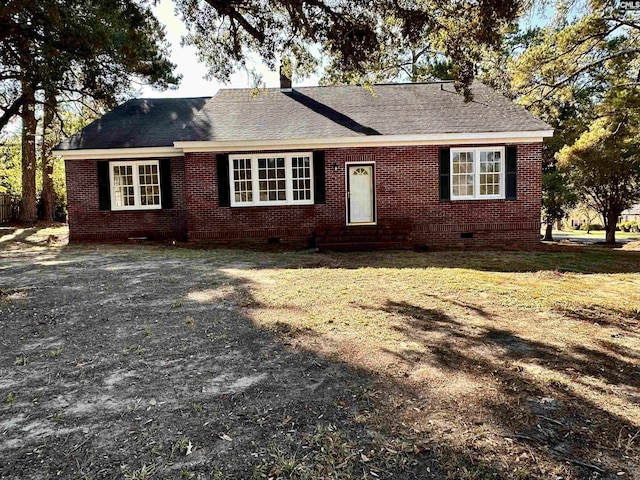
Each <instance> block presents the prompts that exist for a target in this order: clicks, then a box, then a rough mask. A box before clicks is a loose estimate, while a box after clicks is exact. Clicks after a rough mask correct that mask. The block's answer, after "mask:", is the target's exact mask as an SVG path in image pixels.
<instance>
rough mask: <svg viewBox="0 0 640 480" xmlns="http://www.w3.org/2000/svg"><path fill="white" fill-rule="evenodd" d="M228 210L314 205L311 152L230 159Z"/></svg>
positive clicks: (230, 156) (267, 154)
mask: <svg viewBox="0 0 640 480" xmlns="http://www.w3.org/2000/svg"><path fill="white" fill-rule="evenodd" d="M229 182H230V186H231V206H232V207H242V206H255V205H311V204H313V160H312V154H311V153H310V152H304V153H300V152H294V153H260V154H251V155H229Z"/></svg>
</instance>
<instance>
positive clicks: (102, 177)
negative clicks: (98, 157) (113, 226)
mask: <svg viewBox="0 0 640 480" xmlns="http://www.w3.org/2000/svg"><path fill="white" fill-rule="evenodd" d="M98 204H99V206H100V210H111V185H110V184H109V162H105V161H102V162H98Z"/></svg>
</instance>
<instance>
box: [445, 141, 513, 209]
mask: <svg viewBox="0 0 640 480" xmlns="http://www.w3.org/2000/svg"><path fill="white" fill-rule="evenodd" d="M504 172H505V149H504V147H480V148H452V149H451V200H472V199H500V198H505V175H504Z"/></svg>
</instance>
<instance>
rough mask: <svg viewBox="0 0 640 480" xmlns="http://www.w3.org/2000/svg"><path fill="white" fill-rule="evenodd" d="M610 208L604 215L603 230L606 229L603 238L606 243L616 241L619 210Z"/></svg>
mask: <svg viewBox="0 0 640 480" xmlns="http://www.w3.org/2000/svg"><path fill="white" fill-rule="evenodd" d="M612 210H613V209H612ZM612 210H610V211H609V213H608V214H607V216H606V217H604V223H605V230H606V231H607V235H606V238H605V242H606V243H616V223H617V222H618V216H619V215H620V212H616V211H612Z"/></svg>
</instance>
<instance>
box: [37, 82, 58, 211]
mask: <svg viewBox="0 0 640 480" xmlns="http://www.w3.org/2000/svg"><path fill="white" fill-rule="evenodd" d="M56 107H57V103H56V95H55V92H54V91H52V90H47V92H46V94H45V105H44V115H43V124H42V194H41V196H40V199H41V204H42V220H45V221H47V222H50V221H52V220H53V213H54V210H55V195H56V194H55V190H54V189H53V158H52V155H51V150H52V149H53V142H54V139H53V132H52V131H51V127H52V124H53V116H54V113H55V109H56Z"/></svg>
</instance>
